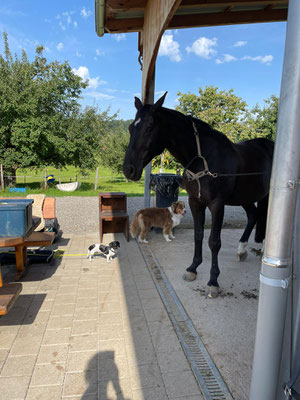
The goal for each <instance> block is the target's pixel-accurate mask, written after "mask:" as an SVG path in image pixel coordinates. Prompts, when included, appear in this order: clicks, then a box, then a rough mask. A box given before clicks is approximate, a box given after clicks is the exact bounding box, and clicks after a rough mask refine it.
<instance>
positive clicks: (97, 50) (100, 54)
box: [96, 49, 104, 56]
mask: <svg viewBox="0 0 300 400" xmlns="http://www.w3.org/2000/svg"><path fill="white" fill-rule="evenodd" d="M103 54H104V53H102V51H101V50H99V49H96V55H97V56H102V55H103Z"/></svg>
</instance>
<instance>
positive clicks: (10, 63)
mask: <svg viewBox="0 0 300 400" xmlns="http://www.w3.org/2000/svg"><path fill="white" fill-rule="evenodd" d="M3 37H4V48H5V51H4V56H2V55H0V135H1V136H0V137H1V141H0V163H1V164H3V165H4V169H5V172H6V173H8V174H10V175H11V174H13V175H15V171H16V169H17V168H29V167H36V168H39V167H42V166H50V165H51V166H54V167H57V168H62V167H64V166H66V165H68V164H71V165H75V166H78V167H81V168H86V167H89V168H90V167H92V166H95V165H96V159H97V158H98V156H97V154H96V150H97V149H98V146H97V143H98V142H99V140H100V137H101V135H103V133H104V129H103V127H102V125H104V126H105V124H106V122H107V121H108V120H110V118H109V117H108V114H107V112H106V113H102V114H100V115H96V109H93V108H88V109H86V110H85V111H84V112H81V110H80V104H79V99H80V95H81V92H82V89H84V88H85V87H86V86H87V82H84V81H83V80H82V79H81V78H80V77H79V76H77V75H75V74H74V73H73V71H72V68H71V67H70V65H69V64H68V62H64V63H62V64H61V63H59V62H58V61H53V62H47V60H46V58H45V57H44V55H43V47H42V46H37V48H36V55H35V59H34V60H33V61H32V62H30V61H29V60H28V58H27V55H26V52H25V51H24V50H23V52H22V57H21V58H20V59H19V58H18V57H17V55H15V56H14V57H13V56H12V54H11V52H10V49H9V45H8V38H7V34H6V33H4V34H3Z"/></svg>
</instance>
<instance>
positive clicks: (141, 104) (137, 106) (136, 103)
mask: <svg viewBox="0 0 300 400" xmlns="http://www.w3.org/2000/svg"><path fill="white" fill-rule="evenodd" d="M134 105H135V108H136V109H137V110H140V109H141V108H142V107H143V103H142V102H141V100H140V99H139V98H138V97H135V98H134Z"/></svg>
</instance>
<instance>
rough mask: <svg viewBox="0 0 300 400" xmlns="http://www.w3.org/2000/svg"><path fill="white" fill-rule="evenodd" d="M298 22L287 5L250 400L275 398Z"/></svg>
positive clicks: (292, 202)
mask: <svg viewBox="0 0 300 400" xmlns="http://www.w3.org/2000/svg"><path fill="white" fill-rule="evenodd" d="M299 21H300V1H299V0H290V1H289V8H288V21H287V34H286V44H285V54H284V64H283V72H282V83H281V91H280V102H279V114H278V123H277V135H276V142H275V152H274V158H273V169H272V177H271V183H270V198H269V211H268V220H267V232H266V242H265V252H264V257H263V260H262V267H261V275H260V281H261V283H260V294H259V305H258V315H257V327H256V342H255V349H254V360H253V368H252V380H251V388H250V400H274V399H276V397H277V396H276V391H277V387H278V386H277V385H278V376H279V369H280V362H281V353H282V343H283V334H284V325H285V316H286V306H287V294H288V287H289V281H290V273H291V272H290V269H291V268H290V267H291V243H292V238H293V226H294V218H295V207H296V198H297V189H298V171H299V165H300V135H299V129H300V113H299V110H300V90H299V89H300V47H299V43H300V24H299Z"/></svg>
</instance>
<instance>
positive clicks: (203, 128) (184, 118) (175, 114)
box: [161, 107, 230, 142]
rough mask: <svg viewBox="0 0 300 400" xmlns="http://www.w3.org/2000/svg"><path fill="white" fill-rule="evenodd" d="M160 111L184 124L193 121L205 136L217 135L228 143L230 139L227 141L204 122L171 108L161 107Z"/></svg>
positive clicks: (222, 134) (220, 133)
mask: <svg viewBox="0 0 300 400" xmlns="http://www.w3.org/2000/svg"><path fill="white" fill-rule="evenodd" d="M161 109H162V110H164V111H166V112H167V113H169V115H170V116H171V117H174V118H175V117H176V118H179V119H180V120H181V121H183V122H184V123H186V122H187V121H188V120H189V121H193V122H194V124H195V125H196V127H199V129H201V131H202V132H203V131H205V132H206V133H207V134H213V135H219V136H220V138H221V137H222V138H224V139H226V140H228V141H229V142H230V139H228V137H227V136H226V135H225V134H224V133H222V132H220V131H218V130H217V129H214V128H213V127H212V126H211V125H209V124H208V123H207V122H204V121H202V120H201V119H199V118H195V117H192V116H191V115H185V114H183V113H182V112H180V111H177V110H173V109H171V108H166V107H162V108H161Z"/></svg>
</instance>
